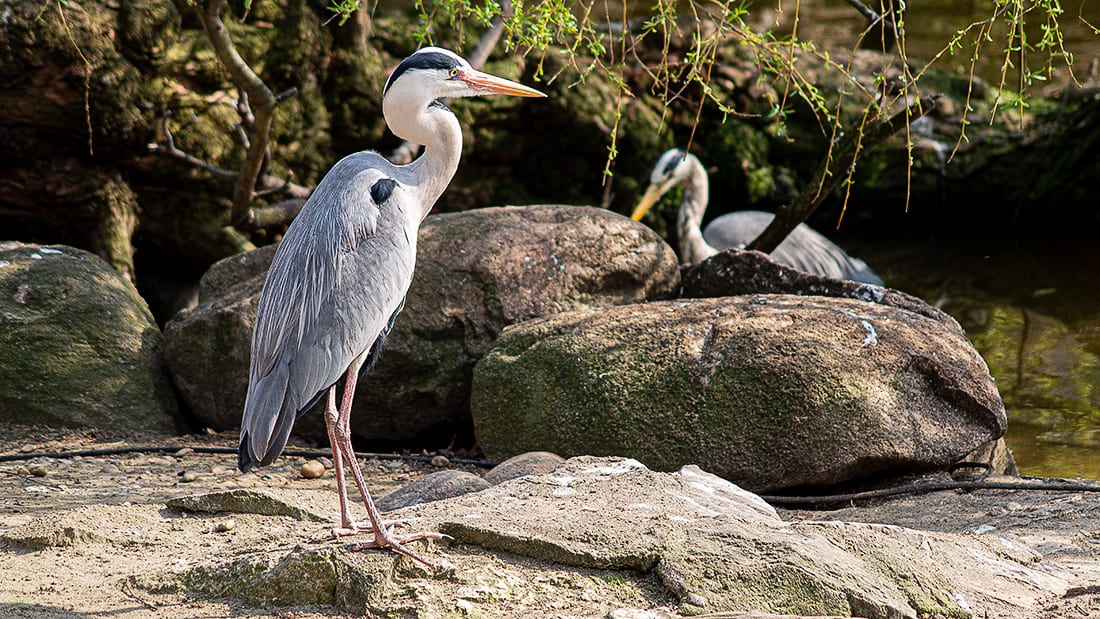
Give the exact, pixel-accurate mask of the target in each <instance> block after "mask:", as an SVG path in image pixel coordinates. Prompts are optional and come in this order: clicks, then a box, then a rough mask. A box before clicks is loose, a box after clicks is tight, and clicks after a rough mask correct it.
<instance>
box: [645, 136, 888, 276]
mask: <svg viewBox="0 0 1100 619" xmlns="http://www.w3.org/2000/svg"><path fill="white" fill-rule="evenodd" d="M649 183H650V184H649V188H648V189H646V192H645V194H644V195H643V196H642V199H641V200H639V201H638V205H637V206H636V207H634V212H633V213H632V214H631V218H632V219H634V220H635V221H641V219H642V216H644V215H645V214H646V212H647V211H648V210H649V208H650V207H651V206H653V205H654V204H655V203H656V202H657V200H659V199H660V198H661V196H663V195H664V194H665V193H666V192H667V191H668V190H670V189H672V188H673V187H675V186H677V185H683V188H684V197H683V200H682V201H681V202H680V212H679V215H678V216H677V218H676V232H677V234H678V236H679V238H680V259H681V260H683V261H684V262H685V263H688V264H694V263H696V262H700V261H702V260H706V259H707V258H710V257H711V256H713V255H715V254H717V253H718V252H719V251H721V250H723V249H730V248H738V249H740V248H744V247H745V246H746V245H748V244H749V243H750V242H752V240H753V239H755V238H756V237H757V236H760V233H761V232H763V231H764V228H767V227H768V224H770V223H771V222H772V219H773V218H774V217H775V215H773V214H771V213H765V212H764V211H734V212H732V213H728V214H726V215H722V216H721V217H718V218H717V219H715V220H714V221H712V222H710V224H709V225H707V228H706V230H705V231H704V230H702V229H701V224H702V222H703V213H704V212H705V211H706V210H707V199H708V196H709V193H710V187H709V183H708V181H707V171H706V170H705V169H703V164H702V163H700V162H699V159H698V158H697V157H696V156H695V155H692V154H691V153H688V152H685V151H683V150H680V149H678V148H672V149H669V150H667V151H665V152H664V153H663V154H662V155H661V157H660V158H659V159H657V164H656V165H654V166H653V171H652V172H651V173H650V175H649ZM771 257H772V259H773V260H775V261H776V262H779V263H780V264H784V265H787V266H789V267H792V268H795V269H798V270H799V271H804V272H806V273H812V274H814V275H821V276H823V277H831V278H833V279H849V280H852V281H856V282H863V283H867V284H874V285H876V286H881V285H882V279H881V278H879V276H878V275H877V274H875V272H874V271H872V270H871V267H869V266H867V264H866V263H865V262H863V261H862V260H860V259H859V258H853V257H851V256H849V255H848V254H846V253H845V252H844V250H843V249H841V248H840V247H837V245H836V244H835V243H833V242H832V241H830V240H829V239H827V238H825V237H824V236H822V235H821V234H820V233H819V232H817V231H816V230H814V229H813V228H811V227H809V226H807V225H806V224H798V226H797V227H796V228H795V229H794V230H793V231H791V233H790V234H789V235H788V236H787V238H786V239H784V240H783V242H782V243H780V244H779V247H776V248H775V251H773V252H772V253H771Z"/></svg>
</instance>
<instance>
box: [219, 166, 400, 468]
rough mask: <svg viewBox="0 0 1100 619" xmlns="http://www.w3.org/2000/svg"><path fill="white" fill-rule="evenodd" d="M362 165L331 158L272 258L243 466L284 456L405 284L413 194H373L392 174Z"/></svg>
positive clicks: (256, 340)
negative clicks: (298, 422)
mask: <svg viewBox="0 0 1100 619" xmlns="http://www.w3.org/2000/svg"><path fill="white" fill-rule="evenodd" d="M363 167H364V162H362V161H358V162H356V161H352V162H350V163H349V162H348V160H347V159H345V160H344V161H341V162H340V163H338V164H337V165H336V166H334V167H333V169H332V171H330V172H329V174H328V175H327V176H326V177H325V179H324V180H322V182H321V184H320V185H318V187H317V189H316V190H315V191H314V194H313V196H311V197H310V199H309V201H308V202H307V204H306V206H305V207H304V208H303V209H302V212H301V213H299V215H298V217H297V218H296V219H295V221H294V223H293V224H292V225H291V227H290V229H288V230H287V233H286V235H285V236H284V238H283V241H282V244H281V245H280V247H279V249H278V251H277V252H276V255H275V259H274V260H273V261H272V265H271V269H270V270H269V272H268V276H267V280H266V282H265V284H264V291H263V293H262V294H261V297H260V304H259V307H258V308H257V313H256V325H255V328H254V331H253V337H252V359H251V369H250V372H249V387H248V395H247V397H246V400H245V408H244V414H243V416H242V420H241V444H240V450H239V453H238V467H239V468H240V469H241V470H242V471H247V470H249V469H251V468H252V467H253V466H255V465H259V466H264V465H267V464H270V463H271V462H272V461H274V459H275V458H276V457H278V455H279V454H280V453H281V452H282V449H283V447H284V446H285V445H286V441H287V439H288V437H289V435H290V429H291V427H292V426H293V424H294V421H295V419H297V417H298V416H300V415H301V414H303V413H304V412H305V411H306V410H308V408H309V407H310V406H311V405H312V404H313V403H314V402H315V401H316V400H317V398H318V397H320V396H321V395H323V394H324V392H325V391H326V390H327V389H328V388H329V387H330V386H332V385H333V384H335V383H336V381H337V380H339V379H340V376H341V375H342V374H343V373H344V372H345V371H347V369H348V366H349V365H350V364H351V363H352V361H353V360H355V359H356V358H357V357H359V356H360V355H363V354H365V353H367V352H368V351H370V350H371V348H372V345H373V343H374V342H375V341H376V340H377V339H378V338H379V336H380V335H381V334H382V332H383V330H384V329H385V328H386V326H387V322H388V321H389V320H390V319H391V317H392V316H393V315H394V314H395V312H396V311H397V309H398V307H399V306H400V303H401V301H402V299H403V298H404V295H405V292H406V291H407V290H408V285H409V282H410V281H411V279H412V264H413V261H414V260H415V252H416V249H415V229H414V230H413V234H412V239H411V240H410V239H409V236H410V235H409V234H408V232H407V226H405V225H404V221H405V219H406V218H405V217H404V215H403V212H404V211H403V209H402V208H401V207H402V202H401V201H402V199H406V198H405V196H406V195H407V194H406V193H405V192H403V191H401V190H400V188H398V189H397V190H396V191H394V190H393V187H392V186H391V187H390V188H389V191H387V192H384V193H385V194H386V195H385V196H384V197H383V202H382V204H378V203H376V202H375V200H374V197H373V196H372V191H371V190H372V188H373V187H374V186H375V185H376V184H377V183H378V182H379V181H380V180H384V179H386V175H385V173H384V172H383V171H382V170H379V169H376V168H374V167H368V168H367V169H363ZM391 182H392V181H391ZM378 193H379V192H377V191H375V192H374V195H378ZM379 197H382V196H379Z"/></svg>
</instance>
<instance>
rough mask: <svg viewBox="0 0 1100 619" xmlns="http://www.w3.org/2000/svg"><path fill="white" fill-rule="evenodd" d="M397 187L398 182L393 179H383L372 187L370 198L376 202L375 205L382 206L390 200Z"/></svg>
mask: <svg viewBox="0 0 1100 619" xmlns="http://www.w3.org/2000/svg"><path fill="white" fill-rule="evenodd" d="M395 187H397V181H395V180H393V179H392V178H383V179H382V180H380V181H378V182H377V183H375V184H373V185H371V188H370V197H371V199H372V200H374V203H375V204H378V205H382V204H383V203H384V202H385V201H386V200H389V199H390V194H391V193H393V190H394V188H395Z"/></svg>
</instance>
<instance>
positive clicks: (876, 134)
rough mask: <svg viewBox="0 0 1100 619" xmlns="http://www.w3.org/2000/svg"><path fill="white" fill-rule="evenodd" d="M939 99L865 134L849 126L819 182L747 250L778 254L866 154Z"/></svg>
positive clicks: (824, 165)
mask: <svg viewBox="0 0 1100 619" xmlns="http://www.w3.org/2000/svg"><path fill="white" fill-rule="evenodd" d="M937 98H939V95H928V96H925V97H921V98H920V99H918V100H917V101H916V102H914V103H913V105H911V106H909V107H908V108H906V109H905V110H902V111H901V112H898V113H897V114H894V115H893V116H891V117H890V118H885V119H883V120H881V121H879V122H877V123H875V124H873V125H871V126H870V127H869V128H866V129H865V130H863V131H860V129H859V127H849V128H848V129H847V130H846V131H844V133H843V135H844V137H843V138H841V139H840V141H838V142H837V143H836V144H835V145H834V146H833V148H831V149H829V152H828V153H826V155H825V158H824V159H823V160H822V161H821V163H820V164H818V167H817V172H816V173H815V174H814V176H815V178H817V179H819V182H818V183H815V184H813V185H812V186H810V187H807V188H806V190H805V191H803V192H802V193H801V194H800V195H799V196H798V198H796V199H795V201H794V203H793V204H790V205H787V206H784V207H782V208H780V209H779V210H777V211H776V213H775V219H773V220H772V222H771V223H770V224H768V227H767V228H765V229H764V231H763V232H761V233H760V236H758V237H756V239H755V240H754V241H753V242H751V243H749V244H748V246H747V247H746V248H745V249H755V250H757V251H762V252H764V253H771V252H772V251H775V248H776V247H779V244H780V243H782V242H783V239H785V238H787V235H788V234H790V233H791V231H792V230H794V229H795V228H796V227H797V226H798V224H800V223H802V222H804V221H806V219H807V218H808V217H809V216H810V214H812V213H813V212H814V210H815V209H816V208H817V207H818V205H820V204H821V202H822V201H823V200H824V199H825V197H826V196H828V195H829V192H830V191H832V190H833V188H834V187H836V185H837V183H839V182H840V181H841V179H843V178H845V177H847V175H848V171H849V170H850V169H851V167H852V166H853V165H855V163H856V161H857V160H858V159H859V157H860V156H861V155H862V154H863V153H864V152H866V151H868V150H870V149H871V148H874V147H875V146H877V145H878V144H880V143H881V142H883V141H885V140H886V138H888V137H890V136H891V135H893V134H895V133H897V132H898V131H900V130H901V129H902V128H904V127H906V126H907V125H908V124H909V123H911V122H913V121H914V120H916V119H918V118H920V117H921V116H924V115H925V114H927V113H928V112H930V111H932V108H934V107H935V101H936V99H937Z"/></svg>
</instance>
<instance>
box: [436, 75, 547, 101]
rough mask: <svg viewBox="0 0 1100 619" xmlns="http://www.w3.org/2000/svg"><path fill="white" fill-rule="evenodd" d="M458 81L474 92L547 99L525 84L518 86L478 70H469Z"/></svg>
mask: <svg viewBox="0 0 1100 619" xmlns="http://www.w3.org/2000/svg"><path fill="white" fill-rule="evenodd" d="M458 79H460V80H462V81H463V82H466V84H468V85H469V86H470V88H473V89H474V90H484V91H485V92H493V93H497V94H501V95H509V96H512V97H545V96H546V95H545V94H543V93H541V92H539V91H537V90H535V89H534V88H528V87H527V86H524V85H523V84H518V83H516V82H513V81H511V80H506V79H504V78H503V77H497V76H495V75H489V74H488V73H483V72H481V71H478V70H477V69H467V70H466V71H464V72H463V73H462V75H460V76H459V77H458Z"/></svg>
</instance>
